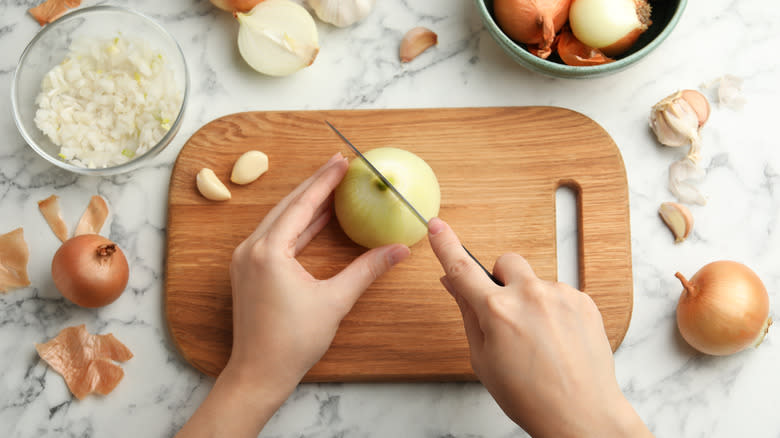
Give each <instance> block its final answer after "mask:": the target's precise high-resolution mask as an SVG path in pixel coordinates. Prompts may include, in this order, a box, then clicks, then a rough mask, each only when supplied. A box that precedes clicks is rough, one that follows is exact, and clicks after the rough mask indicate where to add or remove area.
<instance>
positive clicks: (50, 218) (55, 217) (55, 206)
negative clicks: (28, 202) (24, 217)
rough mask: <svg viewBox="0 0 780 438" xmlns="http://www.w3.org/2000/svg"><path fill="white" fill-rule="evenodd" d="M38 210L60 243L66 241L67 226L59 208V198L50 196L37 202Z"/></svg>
mask: <svg viewBox="0 0 780 438" xmlns="http://www.w3.org/2000/svg"><path fill="white" fill-rule="evenodd" d="M38 210H40V211H41V214H42V215H43V218H44V219H45V220H46V223H48V224H49V227H50V228H51V230H52V231H53V232H54V235H55V236H57V238H58V239H60V241H62V242H64V241H66V240H68V225H66V224H65V220H64V219H63V218H62V209H61V208H60V202H59V196H57V195H51V196H49V197H48V198H46V199H44V200H43V201H38Z"/></svg>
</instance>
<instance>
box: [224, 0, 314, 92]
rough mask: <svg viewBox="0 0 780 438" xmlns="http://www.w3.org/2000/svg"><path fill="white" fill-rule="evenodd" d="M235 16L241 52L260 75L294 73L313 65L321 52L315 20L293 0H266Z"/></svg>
mask: <svg viewBox="0 0 780 438" xmlns="http://www.w3.org/2000/svg"><path fill="white" fill-rule="evenodd" d="M234 15H235V17H236V18H237V19H238V22H239V24H240V27H239V30H238V51H239V52H240V53H241V57H242V58H244V60H245V61H246V63H247V64H249V66H250V67H252V68H253V69H255V70H257V71H259V72H260V73H264V74H267V75H271V76H286V75H289V74H292V73H295V72H296V71H298V70H300V69H302V68H304V67H307V66H309V65H311V64H312V63H313V62H314V59H315V58H316V57H317V54H318V53H319V50H320V47H319V42H318V35H317V25H316V24H315V23H314V19H313V18H312V16H311V15H310V14H309V12H307V11H306V9H304V8H303V6H301V5H299V4H297V3H295V2H293V1H291V0H265V1H262V2H260V3H258V4H257V6H255V7H254V8H252V10H251V11H249V12H247V13H241V12H236V13H235V14H234Z"/></svg>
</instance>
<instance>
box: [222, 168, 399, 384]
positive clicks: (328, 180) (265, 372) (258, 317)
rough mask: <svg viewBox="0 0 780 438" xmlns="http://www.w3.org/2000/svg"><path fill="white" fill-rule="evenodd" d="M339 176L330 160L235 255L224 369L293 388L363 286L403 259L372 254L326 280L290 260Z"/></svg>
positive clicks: (325, 208)
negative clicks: (228, 354) (229, 345)
mask: <svg viewBox="0 0 780 438" xmlns="http://www.w3.org/2000/svg"><path fill="white" fill-rule="evenodd" d="M346 170H347V160H346V159H345V158H344V157H342V156H341V154H336V155H335V156H333V158H331V159H330V161H328V163H326V164H325V165H324V166H323V167H322V168H320V169H319V170H318V171H317V172H316V173H315V174H314V175H312V176H311V177H310V178H309V179H307V180H306V181H304V182H303V183H302V184H301V185H300V186H298V188H296V189H295V190H294V191H293V192H292V193H290V194H289V195H288V196H287V197H286V198H284V199H283V200H282V201H281V202H279V204H278V205H276V206H275V207H274V208H273V209H272V210H271V211H270V212H269V213H268V215H267V216H266V217H265V218H264V219H263V221H262V222H261V223H260V225H258V227H257V229H256V230H255V231H254V232H253V233H252V234H251V235H250V236H249V237H248V238H247V239H246V240H244V241H243V242H241V244H239V245H238V247H237V248H236V249H235V251H234V253H233V260H232V262H231V264H230V279H231V283H232V288H233V350H232V353H231V357H230V361H229V365H228V366H229V367H232V368H239V369H246V370H250V371H249V372H250V373H252V374H254V375H257V376H258V377H259V378H262V379H263V380H265V381H267V380H274V381H276V382H285V383H286V384H287V385H288V386H289V387H290V390H292V388H294V387H295V385H297V384H298V382H299V381H300V379H301V378H302V377H303V376H304V374H305V373H306V372H307V371H308V370H309V369H310V368H311V367H312V366H313V365H314V364H315V363H316V362H317V361H319V359H320V358H321V357H322V356H323V355H324V354H325V352H326V351H327V349H328V347H329V346H330V344H331V342H332V341H333V337H334V336H335V334H336V330H337V328H338V326H339V323H340V322H341V320H342V318H344V316H345V315H346V314H347V313H348V312H349V311H350V309H352V306H353V304H354V303H355V302H356V301H357V299H358V298H359V297H360V295H361V294H362V293H363V292H364V291H365V290H366V288H368V286H369V285H370V284H371V283H372V282H373V281H374V280H376V279H377V278H378V277H379V276H380V275H382V274H383V273H385V272H386V271H387V270H389V269H390V268H391V267H392V266H393V265H395V264H396V263H398V262H400V261H401V260H403V259H404V258H405V257H406V256H408V255H409V248H407V247H406V246H404V245H389V246H384V247H380V248H375V249H372V250H370V251H367V252H365V253H364V254H362V255H361V256H360V257H358V258H357V259H355V260H354V261H353V262H352V263H351V264H350V265H349V266H347V267H346V268H345V269H344V270H343V271H341V272H340V273H338V274H337V275H335V276H334V277H332V278H330V279H326V280H318V279H315V278H314V277H313V276H312V275H311V274H309V272H307V271H306V270H305V269H304V268H303V266H301V265H300V263H298V261H297V260H296V259H295V257H296V256H297V255H298V253H300V252H301V251H302V250H303V248H304V247H305V246H306V245H307V244H308V243H309V241H310V240H311V239H312V238H313V237H314V236H315V235H317V233H319V232H320V230H322V228H323V227H325V225H326V224H327V223H328V221H329V220H330V217H331V211H332V208H331V204H332V192H333V189H334V188H335V187H336V186H337V185H338V183H339V182H340V181H341V179H342V178H343V177H344V174H345V173H346ZM290 385H291V386H290ZM258 386H262V384H261V383H260V382H258Z"/></svg>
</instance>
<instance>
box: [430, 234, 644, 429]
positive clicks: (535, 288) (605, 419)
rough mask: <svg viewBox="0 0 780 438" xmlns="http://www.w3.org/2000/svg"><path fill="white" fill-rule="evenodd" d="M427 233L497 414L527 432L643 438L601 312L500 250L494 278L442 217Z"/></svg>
mask: <svg viewBox="0 0 780 438" xmlns="http://www.w3.org/2000/svg"><path fill="white" fill-rule="evenodd" d="M429 239H430V242H431V247H432V248H433V251H434V253H435V254H436V256H437V257H438V258H439V261H440V262H441V264H442V267H443V268H444V272H445V276H444V277H442V278H441V282H442V284H443V285H444V287H445V288H446V289H447V291H448V292H449V293H450V294H451V295H452V296H453V297H454V298H455V301H456V302H457V304H458V306H459V308H460V311H461V314H462V316H463V325H464V328H465V330H466V337H467V338H468V342H469V347H470V352H471V365H472V368H473V369H474V372H475V373H476V375H477V376H478V377H479V379H480V381H481V382H482V384H483V385H484V386H485V388H487V390H488V391H489V392H490V394H491V395H492V396H493V397H494V398H495V400H496V401H497V402H498V404H499V406H500V407H501V408H502V409H503V410H504V412H505V413H506V414H507V415H508V416H509V417H510V418H511V419H512V420H513V421H514V422H516V423H517V424H518V425H520V426H521V427H522V428H523V429H525V431H526V432H528V433H529V434H531V435H532V436H534V437H537V438H538V437H545V436H555V437H588V436H594V437H596V436H597V437H603V436H610V437H619V436H632V437H636V436H651V435H650V432H649V431H648V430H647V428H646V426H645V425H644V423H642V421H641V419H640V418H639V417H638V415H637V414H636V413H635V412H634V410H633V408H632V407H631V405H630V404H629V403H628V401H627V400H626V399H625V397H624V396H623V393H622V391H621V390H620V387H619V386H618V384H617V380H616V378H615V368H614V361H613V357H612V350H611V348H610V346H609V341H608V339H607V335H606V332H605V331H604V325H603V321H602V318H601V314H600V313H599V311H598V308H597V307H596V305H595V304H594V302H593V300H592V299H591V298H590V297H589V296H588V295H586V294H584V293H582V292H580V291H578V290H576V289H574V288H572V287H570V286H567V285H565V284H563V283H551V282H547V281H543V280H541V279H539V278H538V277H537V276H536V275H535V274H534V272H533V270H532V269H531V266H530V265H529V264H528V262H527V261H526V260H525V259H524V258H523V257H521V256H519V255H517V254H505V255H503V256H501V257H500V258H499V259H498V261H497V262H496V264H495V268H494V271H493V274H494V275H495V276H496V277H497V278H498V279H499V280H501V281H502V282H503V283H504V284H505V286H504V287H501V286H498V285H496V284H495V283H493V282H492V281H491V280H490V279H489V278H488V277H487V276H486V275H485V273H484V272H483V271H482V269H481V268H480V267H479V265H477V264H476V263H475V262H474V261H473V260H472V259H471V258H470V257H469V256H468V255H467V254H466V252H465V250H464V249H463V247H462V246H461V243H460V241H459V240H458V238H457V236H456V235H455V233H454V232H453V230H452V229H451V228H450V227H449V225H447V224H446V223H445V222H443V221H441V220H440V219H432V220H431V221H430V222H429Z"/></svg>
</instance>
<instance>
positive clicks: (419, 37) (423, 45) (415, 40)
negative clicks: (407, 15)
mask: <svg viewBox="0 0 780 438" xmlns="http://www.w3.org/2000/svg"><path fill="white" fill-rule="evenodd" d="M438 40H439V37H438V36H437V35H436V33H435V32H433V31H432V30H430V29H427V28H425V27H415V28H414V29H412V30H410V31H409V32H406V35H404V38H403V40H402V41H401V49H400V53H399V54H400V56H401V62H409V61H411V60H413V59H414V58H416V57H417V56H418V55H419V54H420V53H422V52H424V51H425V50H426V49H428V48H429V47H431V46H434V45H436V44H437V43H438Z"/></svg>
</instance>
